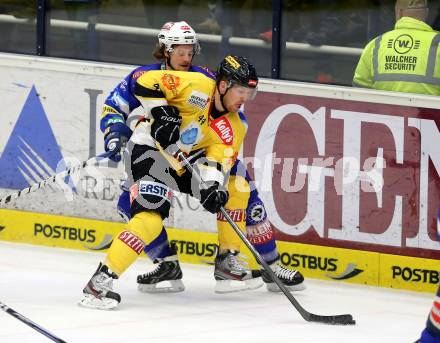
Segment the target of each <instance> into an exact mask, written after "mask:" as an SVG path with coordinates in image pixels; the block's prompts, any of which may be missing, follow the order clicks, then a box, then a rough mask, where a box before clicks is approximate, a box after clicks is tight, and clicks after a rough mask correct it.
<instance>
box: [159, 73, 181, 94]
mask: <svg viewBox="0 0 440 343" xmlns="http://www.w3.org/2000/svg"><path fill="white" fill-rule="evenodd" d="M162 83H163V85H164V86H165V87H166V88H167V89H169V90H170V91H171V92H172V93H173V95H174V96H177V87H179V86H180V77H178V76H175V75H171V74H164V75H163V76H162Z"/></svg>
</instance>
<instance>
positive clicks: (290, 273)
mask: <svg viewBox="0 0 440 343" xmlns="http://www.w3.org/2000/svg"><path fill="white" fill-rule="evenodd" d="M269 266H270V268H271V269H272V271H273V272H274V274H275V275H276V276H277V277H278V278H279V279H280V281H281V282H282V283H283V285H284V286H286V288H287V289H288V290H289V291H302V290H304V289H305V288H306V286H305V284H304V277H303V276H302V274H301V273H300V272H299V271H298V270H294V269H287V268H286V267H284V266H283V265H282V264H281V262H280V261H279V260H277V261H275V262H273V263H271V264H270V265H269ZM261 274H262V276H263V281H264V282H265V283H266V288H267V290H268V291H270V292H281V289H280V288H279V287H278V285H277V284H276V283H275V282H273V281H272V278H271V277H270V275H269V273H268V272H267V271H266V270H264V269H262V270H261Z"/></svg>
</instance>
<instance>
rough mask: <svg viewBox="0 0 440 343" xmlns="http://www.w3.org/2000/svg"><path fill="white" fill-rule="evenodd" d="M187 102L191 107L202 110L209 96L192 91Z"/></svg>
mask: <svg viewBox="0 0 440 343" xmlns="http://www.w3.org/2000/svg"><path fill="white" fill-rule="evenodd" d="M187 102H188V104H190V105H191V106H194V107H198V108H200V109H202V110H203V109H204V108H205V107H206V105H207V104H208V102H209V95H208V94H205V93H202V92H198V91H192V93H191V95H190V97H189V99H188V101H187Z"/></svg>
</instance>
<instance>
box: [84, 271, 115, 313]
mask: <svg viewBox="0 0 440 343" xmlns="http://www.w3.org/2000/svg"><path fill="white" fill-rule="evenodd" d="M117 278H118V276H117V275H116V274H115V273H113V272H112V271H111V270H110V269H109V268H108V267H107V266H106V265H104V264H102V263H100V264H99V266H98V269H97V270H96V272H95V274H93V276H92V278H91V279H90V281H89V282H88V283H87V285H86V287H84V289H83V297H82V299H81V300H80V301H79V305H80V306H84V307H88V308H94V309H98V310H110V309H113V308H115V307H117V306H118V305H119V303H120V302H121V296H120V295H119V294H118V293H116V292H113V280H114V279H117Z"/></svg>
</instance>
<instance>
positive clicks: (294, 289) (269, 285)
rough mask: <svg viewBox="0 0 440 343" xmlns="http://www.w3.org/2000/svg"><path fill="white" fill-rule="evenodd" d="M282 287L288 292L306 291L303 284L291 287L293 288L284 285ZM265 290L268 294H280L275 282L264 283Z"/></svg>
mask: <svg viewBox="0 0 440 343" xmlns="http://www.w3.org/2000/svg"><path fill="white" fill-rule="evenodd" d="M284 286H286V288H287V289H288V290H289V292H299V291H303V290H305V289H306V285H305V284H304V282H302V283H300V284H298V285H293V286H287V285H284ZM266 288H267V290H268V291H269V292H274V293H279V292H281V289H280V288H279V287H278V285H277V284H276V283H275V282H270V283H266Z"/></svg>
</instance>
